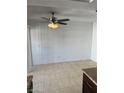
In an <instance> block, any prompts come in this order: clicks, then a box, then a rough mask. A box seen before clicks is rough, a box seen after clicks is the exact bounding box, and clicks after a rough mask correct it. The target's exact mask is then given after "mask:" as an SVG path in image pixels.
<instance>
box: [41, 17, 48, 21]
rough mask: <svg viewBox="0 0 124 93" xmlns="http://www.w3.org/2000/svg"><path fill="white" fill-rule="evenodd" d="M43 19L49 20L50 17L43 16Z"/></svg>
mask: <svg viewBox="0 0 124 93" xmlns="http://www.w3.org/2000/svg"><path fill="white" fill-rule="evenodd" d="M41 18H42V19H45V20H49V18H47V17H41Z"/></svg>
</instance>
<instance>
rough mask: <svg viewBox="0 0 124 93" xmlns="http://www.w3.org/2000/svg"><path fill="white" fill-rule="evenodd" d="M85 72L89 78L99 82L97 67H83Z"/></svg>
mask: <svg viewBox="0 0 124 93" xmlns="http://www.w3.org/2000/svg"><path fill="white" fill-rule="evenodd" d="M82 70H83V72H84V74H86V75H87V76H88V77H89V79H91V80H92V81H93V82H94V83H95V84H97V67H93V68H87V69H82Z"/></svg>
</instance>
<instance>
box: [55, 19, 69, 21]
mask: <svg viewBox="0 0 124 93" xmlns="http://www.w3.org/2000/svg"><path fill="white" fill-rule="evenodd" d="M57 21H70V19H58V20H57Z"/></svg>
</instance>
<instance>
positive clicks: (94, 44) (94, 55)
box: [91, 22, 97, 62]
mask: <svg viewBox="0 0 124 93" xmlns="http://www.w3.org/2000/svg"><path fill="white" fill-rule="evenodd" d="M91 59H92V60H93V61H96V62H97V23H96V22H94V23H93V34H92V52H91Z"/></svg>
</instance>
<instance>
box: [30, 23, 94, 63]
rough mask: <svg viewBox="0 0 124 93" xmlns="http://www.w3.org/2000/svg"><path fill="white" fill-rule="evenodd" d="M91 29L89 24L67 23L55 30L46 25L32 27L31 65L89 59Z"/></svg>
mask: <svg viewBox="0 0 124 93" xmlns="http://www.w3.org/2000/svg"><path fill="white" fill-rule="evenodd" d="M92 29H93V24H92V23H90V22H69V23H68V25H67V26H60V28H58V29H56V30H51V29H49V28H48V27H47V23H40V24H37V25H36V24H35V25H32V26H31V43H32V57H33V64H34V65H35V64H47V63H53V62H63V61H74V60H83V59H90V57H91V47H92Z"/></svg>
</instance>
